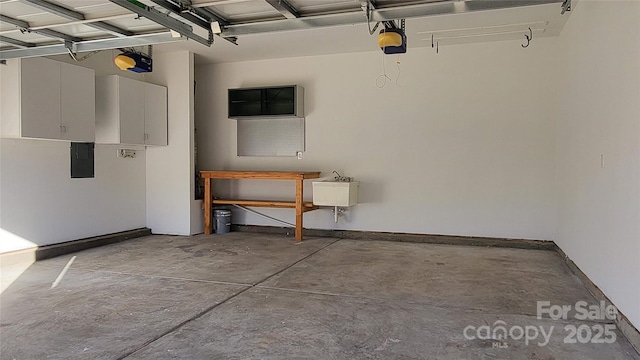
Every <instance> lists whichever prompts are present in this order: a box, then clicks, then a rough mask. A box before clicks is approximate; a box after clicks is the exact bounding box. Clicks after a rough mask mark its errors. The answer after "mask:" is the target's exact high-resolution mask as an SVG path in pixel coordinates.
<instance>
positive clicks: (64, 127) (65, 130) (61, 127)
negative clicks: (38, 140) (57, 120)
mask: <svg viewBox="0 0 640 360" xmlns="http://www.w3.org/2000/svg"><path fill="white" fill-rule="evenodd" d="M60 130H62V132H63V133H66V132H67V127H66V126H65V125H60Z"/></svg>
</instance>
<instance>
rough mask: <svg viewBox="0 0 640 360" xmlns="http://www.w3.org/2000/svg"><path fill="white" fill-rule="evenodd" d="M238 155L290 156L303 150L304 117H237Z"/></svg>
mask: <svg viewBox="0 0 640 360" xmlns="http://www.w3.org/2000/svg"><path fill="white" fill-rule="evenodd" d="M237 124H238V143H237V146H238V149H237V150H238V156H283V157H284V156H291V157H295V156H296V154H297V153H298V152H302V151H304V146H305V144H304V137H305V136H304V127H305V126H304V118H260V119H238V120H237Z"/></svg>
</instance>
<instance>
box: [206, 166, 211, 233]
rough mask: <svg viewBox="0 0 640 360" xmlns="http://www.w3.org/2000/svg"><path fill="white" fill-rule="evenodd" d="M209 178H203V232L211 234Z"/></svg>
mask: <svg viewBox="0 0 640 360" xmlns="http://www.w3.org/2000/svg"><path fill="white" fill-rule="evenodd" d="M211 205H212V204H211V178H204V233H205V234H207V235H208V234H211Z"/></svg>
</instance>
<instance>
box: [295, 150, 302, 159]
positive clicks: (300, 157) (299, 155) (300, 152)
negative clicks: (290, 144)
mask: <svg viewBox="0 0 640 360" xmlns="http://www.w3.org/2000/svg"><path fill="white" fill-rule="evenodd" d="M296 157H297V158H298V160H302V151H298V152H296Z"/></svg>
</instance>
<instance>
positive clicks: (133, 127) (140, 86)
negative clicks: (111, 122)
mask: <svg viewBox="0 0 640 360" xmlns="http://www.w3.org/2000/svg"><path fill="white" fill-rule="evenodd" d="M118 81H119V84H118V102H119V104H120V143H122V144H141V145H143V144H144V108H145V106H144V88H145V84H144V83H143V82H140V81H135V80H131V79H127V78H124V77H119V78H118Z"/></svg>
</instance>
